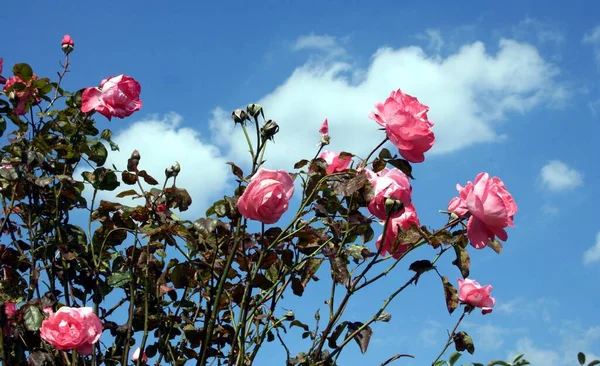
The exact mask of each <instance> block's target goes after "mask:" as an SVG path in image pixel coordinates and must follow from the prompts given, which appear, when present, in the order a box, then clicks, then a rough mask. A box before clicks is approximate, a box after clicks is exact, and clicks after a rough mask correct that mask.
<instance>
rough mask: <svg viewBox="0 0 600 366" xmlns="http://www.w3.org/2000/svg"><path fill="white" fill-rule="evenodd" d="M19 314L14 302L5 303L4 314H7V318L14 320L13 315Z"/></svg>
mask: <svg viewBox="0 0 600 366" xmlns="http://www.w3.org/2000/svg"><path fill="white" fill-rule="evenodd" d="M16 312H17V305H16V304H15V303H14V302H5V303H4V314H6V317H7V318H12V316H13V315H15V313H16Z"/></svg>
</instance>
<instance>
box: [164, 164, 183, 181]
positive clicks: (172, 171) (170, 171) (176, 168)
mask: <svg viewBox="0 0 600 366" xmlns="http://www.w3.org/2000/svg"><path fill="white" fill-rule="evenodd" d="M180 171H181V166H180V165H179V163H178V162H175V165H172V166H171V167H169V168H167V169H165V175H166V176H167V179H168V178H171V177H176V176H178V175H179V172H180Z"/></svg>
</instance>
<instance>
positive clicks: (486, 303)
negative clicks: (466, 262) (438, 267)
mask: <svg viewBox="0 0 600 366" xmlns="http://www.w3.org/2000/svg"><path fill="white" fill-rule="evenodd" d="M491 292H492V285H487V286H483V287H482V286H481V285H480V284H479V283H477V281H474V280H470V279H468V278H467V279H464V280H463V279H462V278H459V279H458V299H459V300H460V301H462V302H464V303H465V304H469V305H471V306H474V307H476V308H481V313H482V314H483V315H485V314H487V313H491V312H492V307H494V305H495V304H496V299H494V298H493V297H491V296H490V294H491Z"/></svg>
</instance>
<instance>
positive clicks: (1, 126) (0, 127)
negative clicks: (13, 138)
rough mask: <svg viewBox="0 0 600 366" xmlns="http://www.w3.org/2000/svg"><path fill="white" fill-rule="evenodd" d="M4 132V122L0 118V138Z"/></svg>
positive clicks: (0, 117)
mask: <svg viewBox="0 0 600 366" xmlns="http://www.w3.org/2000/svg"><path fill="white" fill-rule="evenodd" d="M4 131H6V120H5V119H4V118H3V117H2V116H0V137H2V135H4Z"/></svg>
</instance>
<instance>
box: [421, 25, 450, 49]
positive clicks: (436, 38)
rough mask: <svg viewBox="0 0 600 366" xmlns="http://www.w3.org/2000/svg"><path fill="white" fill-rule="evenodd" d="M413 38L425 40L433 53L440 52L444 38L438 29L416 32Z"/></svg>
mask: <svg viewBox="0 0 600 366" xmlns="http://www.w3.org/2000/svg"><path fill="white" fill-rule="evenodd" d="M415 38H416V39H420V40H425V41H427V42H428V48H429V49H430V50H432V51H434V52H435V53H440V51H441V50H442V47H444V39H443V38H442V33H441V32H440V30H439V29H431V28H429V29H426V30H425V32H424V33H419V34H417V35H416V36H415Z"/></svg>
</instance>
